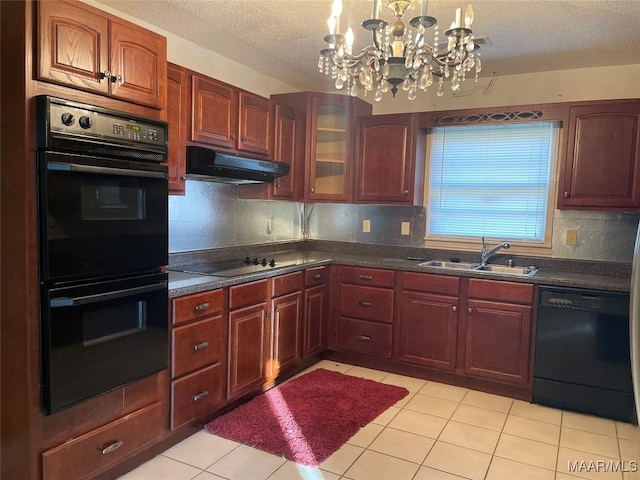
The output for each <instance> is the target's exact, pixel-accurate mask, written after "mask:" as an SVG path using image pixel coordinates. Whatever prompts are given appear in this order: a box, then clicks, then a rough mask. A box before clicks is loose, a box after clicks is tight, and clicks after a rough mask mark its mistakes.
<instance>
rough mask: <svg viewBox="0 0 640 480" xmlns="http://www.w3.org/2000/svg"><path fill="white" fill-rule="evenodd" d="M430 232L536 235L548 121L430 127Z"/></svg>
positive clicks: (541, 225) (543, 207) (548, 148)
mask: <svg viewBox="0 0 640 480" xmlns="http://www.w3.org/2000/svg"><path fill="white" fill-rule="evenodd" d="M431 134H432V138H431V162H430V165H431V166H430V173H429V184H428V189H429V190H428V192H427V202H428V204H427V211H428V223H427V233H428V234H429V235H430V236H434V235H436V236H439V235H443V236H462V237H480V236H486V237H494V238H499V239H512V240H524V241H532V242H541V241H542V240H544V235H545V224H546V216H547V209H548V205H547V203H548V198H549V196H548V189H549V182H550V178H549V177H550V171H551V160H552V158H553V146H554V144H555V142H554V123H552V122H535V123H514V124H508V125H473V126H454V127H438V128H434V129H433V130H432V132H431Z"/></svg>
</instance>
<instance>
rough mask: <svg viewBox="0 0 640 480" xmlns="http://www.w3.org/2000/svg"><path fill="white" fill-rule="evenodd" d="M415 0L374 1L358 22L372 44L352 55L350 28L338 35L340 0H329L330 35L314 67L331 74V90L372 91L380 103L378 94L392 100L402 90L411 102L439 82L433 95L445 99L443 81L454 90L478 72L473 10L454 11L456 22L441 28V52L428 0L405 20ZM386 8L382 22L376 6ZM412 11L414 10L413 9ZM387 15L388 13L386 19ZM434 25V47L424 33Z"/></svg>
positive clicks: (479, 65) (328, 23)
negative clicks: (443, 42)
mask: <svg viewBox="0 0 640 480" xmlns="http://www.w3.org/2000/svg"><path fill="white" fill-rule="evenodd" d="M416 1H417V0H373V10H372V12H371V18H370V19H367V20H364V21H363V22H362V27H363V29H364V30H366V31H368V32H370V34H371V40H372V41H371V43H370V44H369V45H366V46H365V47H364V48H363V49H362V50H361V51H356V52H355V53H354V52H353V45H354V42H355V34H354V32H353V30H352V28H351V27H349V28H348V30H347V32H346V33H345V34H344V35H341V34H340V15H341V14H342V1H341V0H333V3H332V8H331V16H330V17H329V20H328V21H327V26H328V27H329V35H327V36H326V37H325V41H326V42H328V43H329V48H325V49H324V50H322V52H321V56H322V57H323V58H324V68H322V67H321V66H322V61H319V62H318V69H319V70H321V71H323V73H325V74H329V73H331V76H332V78H333V79H334V80H335V87H336V88H337V89H341V88H344V87H346V90H347V91H348V93H349V95H351V96H357V95H358V92H359V90H364V92H365V93H364V94H365V96H366V95H367V92H369V91H374V94H373V96H374V99H375V100H376V101H380V99H381V98H382V94H384V93H386V92H388V91H389V90H391V93H392V94H393V96H394V97H395V95H396V93H397V92H398V90H399V88H400V87H401V88H402V90H403V91H405V92H407V96H408V98H409V100H413V99H414V98H416V92H417V90H418V89H420V90H423V91H426V90H427V88H428V87H429V86H431V85H432V84H433V82H434V77H435V78H438V79H439V80H438V86H437V89H436V94H437V95H438V96H442V95H444V81H445V79H446V80H447V83H448V85H449V86H450V88H451V89H452V90H453V91H454V92H455V91H458V90H459V89H460V84H461V83H462V82H463V81H465V79H466V74H467V72H470V71H472V70H473V69H475V77H476V81H477V77H478V74H479V72H480V71H481V68H482V66H481V63H480V59H479V52H478V45H477V44H476V43H475V42H474V37H473V32H472V31H471V25H472V24H473V21H474V12H473V7H472V6H471V5H468V6H467V8H466V10H465V11H464V17H463V11H462V8H457V9H456V10H455V17H454V18H455V20H454V21H453V22H452V23H451V27H450V28H448V29H446V31H445V32H444V35H445V36H446V48H445V47H439V46H438V41H439V39H440V34H439V30H438V27H437V26H436V23H437V20H436V19H435V18H433V17H430V16H428V15H427V11H428V2H427V0H422V4H421V9H420V15H418V16H415V17H413V18H411V19H408V18H407V17H404V15H405V14H406V13H407V12H408V11H410V10H411V9H412V8H413V7H414V6H415V5H414V4H416V5H417V3H416ZM382 6H386V7H387V9H382V10H386V11H387V16H388V17H390V18H388V20H385V19H384V16H383V15H382V13H383V12H381V11H380V10H381V7H382ZM416 8H417V7H416ZM389 11H390V12H391V13H392V14H393V16H391V15H390V14H389ZM433 26H435V29H434V32H433V44H432V45H430V44H429V43H428V39H427V35H426V30H427V29H429V28H431V27H433Z"/></svg>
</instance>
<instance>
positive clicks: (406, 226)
mask: <svg viewBox="0 0 640 480" xmlns="http://www.w3.org/2000/svg"><path fill="white" fill-rule="evenodd" d="M410 233H411V222H402V223H401V224H400V235H409V234H410Z"/></svg>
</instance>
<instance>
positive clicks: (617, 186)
mask: <svg viewBox="0 0 640 480" xmlns="http://www.w3.org/2000/svg"><path fill="white" fill-rule="evenodd" d="M561 178H562V179H563V181H562V183H561V188H560V190H559V192H558V208H567V209H569V208H577V209H580V208H583V209H590V210H637V209H639V208H640V102H637V103H627V104H625V103H609V104H605V103H601V104H593V105H585V106H576V107H571V109H570V116H569V128H568V131H567V148H566V158H565V165H564V170H563V174H562V177H561Z"/></svg>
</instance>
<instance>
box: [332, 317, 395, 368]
mask: <svg viewBox="0 0 640 480" xmlns="http://www.w3.org/2000/svg"><path fill="white" fill-rule="evenodd" d="M338 349H340V350H345V351H348V352H354V353H365V354H367V355H375V356H377V357H384V358H391V325H382V324H380V323H373V322H367V321H364V320H353V319H350V318H340V320H339V325H338Z"/></svg>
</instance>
